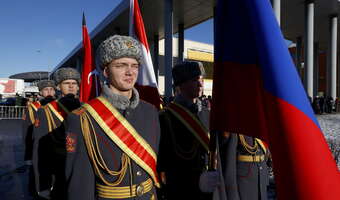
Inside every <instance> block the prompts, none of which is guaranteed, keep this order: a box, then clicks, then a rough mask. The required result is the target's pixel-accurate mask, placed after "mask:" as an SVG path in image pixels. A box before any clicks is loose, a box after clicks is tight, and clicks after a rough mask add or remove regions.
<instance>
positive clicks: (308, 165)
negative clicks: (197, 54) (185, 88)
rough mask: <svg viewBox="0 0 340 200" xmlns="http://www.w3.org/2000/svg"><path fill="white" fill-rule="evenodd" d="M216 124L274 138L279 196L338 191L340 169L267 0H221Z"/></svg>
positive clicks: (321, 197) (323, 195) (335, 195)
mask: <svg viewBox="0 0 340 200" xmlns="http://www.w3.org/2000/svg"><path fill="white" fill-rule="evenodd" d="M214 28H215V44H214V45H215V66H214V85H213V98H212V108H211V109H212V111H211V130H218V131H228V132H232V133H242V134H246V135H249V136H254V137H258V138H261V139H263V140H264V141H266V142H267V144H268V145H269V149H270V151H271V153H272V157H273V162H274V173H275V180H276V184H277V185H276V186H277V192H278V196H279V199H282V200H288V199H289V200H290V199H299V200H311V199H317V200H326V199H327V200H330V199H340V189H339V188H340V174H339V171H338V168H337V166H336V163H335V161H334V159H333V157H332V154H331V152H330V150H329V148H328V145H327V143H326V140H325V138H324V136H323V134H322V131H321V129H320V126H319V124H318V121H317V120H316V118H315V116H314V113H313V111H312V108H311V106H310V103H309V101H308V98H307V95H306V93H305V90H304V88H303V86H302V83H301V80H300V78H299V76H298V73H297V71H296V68H295V66H294V64H293V62H292V58H291V56H290V54H289V52H288V48H287V45H286V44H285V41H284V38H283V36H282V33H281V30H280V27H279V26H278V24H277V21H276V18H275V16H274V13H273V11H272V7H271V5H270V1H269V0H217V4H216V12H215V27H214Z"/></svg>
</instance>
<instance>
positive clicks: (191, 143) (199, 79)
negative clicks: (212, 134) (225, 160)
mask: <svg viewBox="0 0 340 200" xmlns="http://www.w3.org/2000/svg"><path fill="white" fill-rule="evenodd" d="M172 74H173V79H174V85H175V87H177V91H178V94H177V95H176V96H175V98H174V100H173V101H172V102H170V103H169V104H168V105H167V107H166V108H165V109H164V110H163V111H161V113H160V123H161V132H162V137H161V143H160V153H159V166H158V169H159V171H160V175H161V180H162V183H163V184H164V186H165V195H166V196H167V199H169V200H172V199H196V200H197V199H212V193H204V192H201V191H200V188H199V177H200V175H201V173H202V172H204V171H205V170H206V169H207V166H208V150H209V149H208V145H209V133H208V128H209V110H208V108H206V107H204V106H202V102H201V101H200V100H199V98H198V97H199V96H201V95H202V92H203V76H204V74H205V72H204V68H203V65H202V63H200V62H184V63H181V64H177V65H176V66H175V67H174V68H173V70H172ZM213 184H217V183H213Z"/></svg>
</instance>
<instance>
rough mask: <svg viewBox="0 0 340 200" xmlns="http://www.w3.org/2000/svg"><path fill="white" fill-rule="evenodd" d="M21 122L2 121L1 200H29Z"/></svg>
mask: <svg viewBox="0 0 340 200" xmlns="http://www.w3.org/2000/svg"><path fill="white" fill-rule="evenodd" d="M23 151H24V146H23V139H22V121H21V120H0V160H1V162H0V199H1V200H23V199H25V200H28V199H30V198H29V197H28V195H27V194H28V191H27V190H26V188H27V187H26V186H27V185H28V183H27V180H28V179H27V176H28V173H27V170H24V169H23V168H22V167H21V166H23V165H24V161H23V156H24V155H23Z"/></svg>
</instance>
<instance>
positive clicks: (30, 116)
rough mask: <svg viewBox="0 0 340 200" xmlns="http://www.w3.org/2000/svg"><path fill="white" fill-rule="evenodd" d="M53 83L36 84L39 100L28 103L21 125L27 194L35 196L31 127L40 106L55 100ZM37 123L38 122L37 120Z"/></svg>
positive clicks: (36, 117) (40, 82) (36, 118)
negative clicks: (27, 181) (27, 172)
mask: <svg viewBox="0 0 340 200" xmlns="http://www.w3.org/2000/svg"><path fill="white" fill-rule="evenodd" d="M55 87H56V85H55V82H54V81H53V80H41V81H39V82H38V89H39V93H40V96H41V98H40V100H39V101H35V102H30V103H29V104H28V105H27V110H26V112H25V114H24V123H23V129H22V130H23V131H24V133H23V138H24V144H25V154H24V160H25V164H26V166H28V169H29V184H28V186H29V192H30V193H31V194H32V195H33V196H36V192H35V191H36V190H35V183H34V173H33V167H32V152H33V126H34V124H35V122H36V120H38V115H37V111H38V109H39V108H40V107H41V106H44V105H46V104H47V103H49V102H51V101H53V100H54V98H55ZM38 121H39V120H38Z"/></svg>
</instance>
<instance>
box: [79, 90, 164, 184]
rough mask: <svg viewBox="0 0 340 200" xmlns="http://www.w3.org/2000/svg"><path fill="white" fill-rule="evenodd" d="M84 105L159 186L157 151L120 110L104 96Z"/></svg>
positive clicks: (119, 145) (106, 132)
mask: <svg viewBox="0 0 340 200" xmlns="http://www.w3.org/2000/svg"><path fill="white" fill-rule="evenodd" d="M83 107H84V108H85V109H86V110H87V111H88V113H90V115H91V116H92V117H93V119H95V120H96V122H97V123H98V125H99V126H100V127H101V128H102V129H103V131H104V132H105V134H106V135H107V136H108V137H109V138H110V139H111V141H113V142H114V143H115V144H116V145H117V146H118V147H119V148H120V149H121V150H122V151H123V152H124V153H126V154H127V155H128V156H129V157H130V158H131V159H132V160H134V161H135V162H136V163H137V164H138V165H139V166H140V167H142V168H143V169H144V170H145V171H146V172H147V173H148V174H149V175H150V176H151V178H152V179H153V180H154V183H155V185H156V186H157V187H159V181H158V177H157V171H156V164H157V156H156V153H155V152H154V150H153V149H152V147H151V146H150V145H149V144H148V142H147V141H145V140H144V139H143V138H142V137H141V136H140V135H139V134H138V133H137V131H136V130H135V129H134V128H133V126H132V125H131V124H130V123H129V122H128V121H127V120H126V119H125V118H124V117H123V116H122V115H121V114H120V113H119V111H117V110H116V109H115V108H114V107H113V106H112V105H111V104H110V103H109V102H108V101H107V100H106V99H105V98H104V97H102V96H100V97H97V98H95V99H93V100H91V101H90V102H89V103H88V104H84V105H83Z"/></svg>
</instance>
